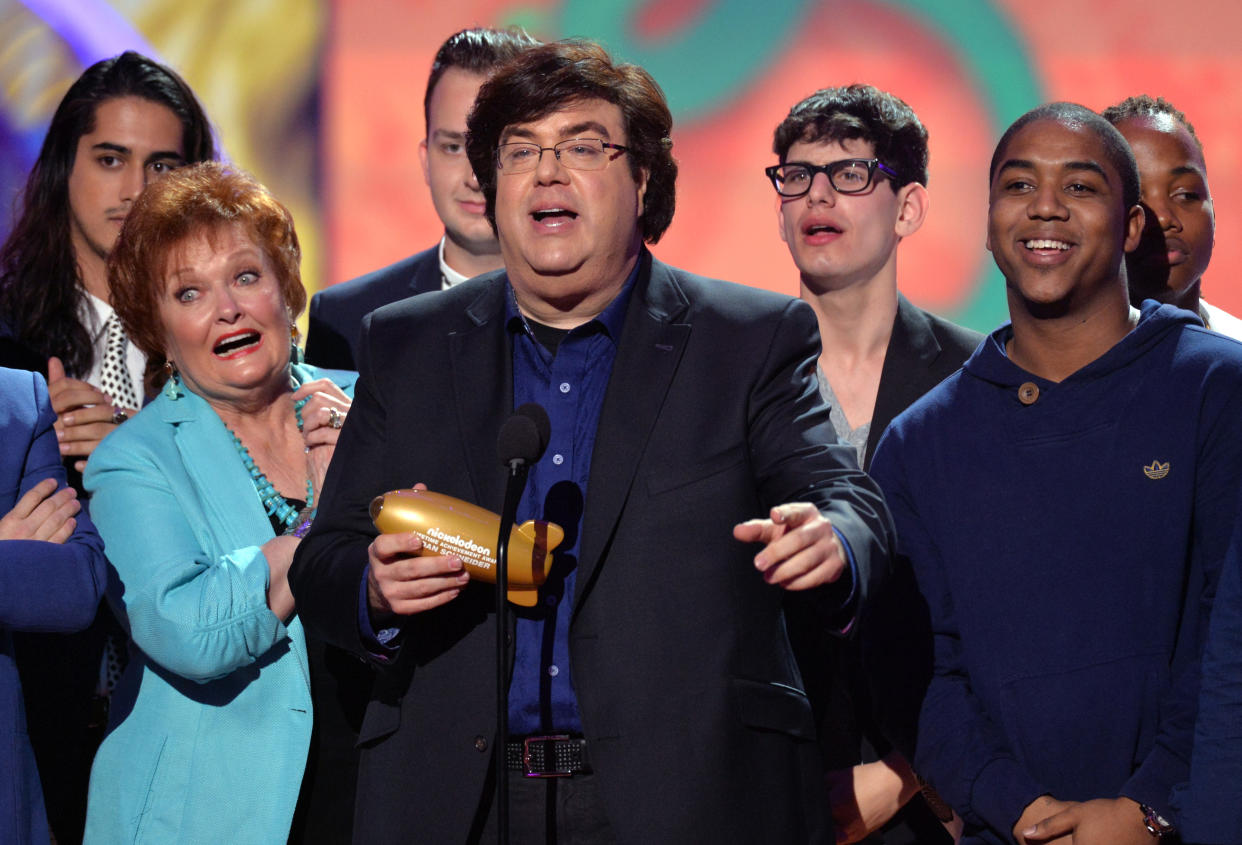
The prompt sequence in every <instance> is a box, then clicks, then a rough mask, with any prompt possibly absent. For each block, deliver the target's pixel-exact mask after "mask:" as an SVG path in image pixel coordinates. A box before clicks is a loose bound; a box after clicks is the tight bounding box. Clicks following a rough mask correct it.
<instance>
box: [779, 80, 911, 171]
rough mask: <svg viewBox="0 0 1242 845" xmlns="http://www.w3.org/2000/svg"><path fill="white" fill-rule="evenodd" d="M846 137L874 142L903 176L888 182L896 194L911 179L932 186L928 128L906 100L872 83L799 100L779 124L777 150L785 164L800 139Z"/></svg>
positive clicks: (884, 159) (877, 151) (879, 154)
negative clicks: (928, 179)
mask: <svg viewBox="0 0 1242 845" xmlns="http://www.w3.org/2000/svg"><path fill="white" fill-rule="evenodd" d="M842 141H865V142H866V143H868V144H870V145H871V146H872V147H873V148H874V149H875V157H876V158H878V159H879V160H880V161H881V162H883V163H884V164H886V165H888V166H889V167H891V168H892V169H893V170H896V171H897V173H898V174H900V178H898V179H892V180H889V183H890V184H891V185H892V188H893V191H894V192H895V191H897V190H898V189H899V188H901V187H903V186H904V185H908V184H910V183H911V182H918V183H919V184H920V185H923V186H926V185H927V159H928V153H927V130H926V129H925V128H924V127H923V124H922V122H921V121H920V120H919V118H918V115H916V114H915V113H914V109H912V108H910V106H908V105H906V103H905V101H903V100H901V99H900V98H898V97H894V96H893V95H892V94H889V93H888V92H887V91H881V90H880V89H878V88H876V87H874V86H871V85H860V84H854V85H846V86H844V87H842V88H824V89H821V90H819V91H816V92H815V93H814V94H812V95H811V96H809V97H807V98H806V99H805V100H803V101H802V102H800V103H798V104H797V105H796V106H794V107H793V108H792V109H790V110H789V116H788V117H786V118H785V119H784V120H782V121H781V124H780V126H778V127H776V132H775V134H774V137H773V139H772V152H774V153H776V155H777V157H778V158H779V159H780V161H781V163H782V164H784V163H785V156H786V155H788V153H789V148H790V147H792V146H793V145H794V144H797V143H799V142H801V143H805V144H817V143H832V142H836V143H841V142H842Z"/></svg>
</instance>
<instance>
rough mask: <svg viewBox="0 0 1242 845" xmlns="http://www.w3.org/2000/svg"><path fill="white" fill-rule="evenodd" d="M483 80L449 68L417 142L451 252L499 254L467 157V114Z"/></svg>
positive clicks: (433, 97) (474, 75) (438, 87)
mask: <svg viewBox="0 0 1242 845" xmlns="http://www.w3.org/2000/svg"><path fill="white" fill-rule="evenodd" d="M485 79H486V77H485V76H483V75H482V74H478V73H470V72H469V71H465V70H462V69H461V68H449V69H448V70H446V71H445V72H444V74H443V75H442V76H441V77H440V79H439V81H438V82H437V83H436V87H435V89H434V90H433V91H432V92H431V100H430V102H429V103H428V104H427V137H426V138H425V139H424V140H423V141H422V143H421V144H419V150H418V152H419V157H420V159H421V160H422V165H423V177H424V178H425V179H426V181H427V187H428V188H430V189H431V202H432V204H433V205H435V207H436V214H437V215H439V217H440V221H441V222H442V223H444V232H445V235H446V236H447V237H448V240H449V245H450V247H451V248H450V249H449V253H450V255H449V258H450V261H449V264H450V266H452V265H453V262H452V260H451V258H452V255H451V253H452V251H453V249H459V250H463V251H465V252H467V253H469V254H471V255H498V254H499V246H498V245H497V243H496V235H495V233H494V232H493V231H492V225H491V223H489V222H488V221H487V218H486V217H485V216H484V215H483V211H484V202H483V194H482V193H481V192H480V191H479V183H478V182H477V181H476V180H475V178H474V171H473V170H471V169H470V161H469V159H467V158H466V115H468V114H469V113H470V107H471V106H473V105H474V98H475V97H476V96H477V95H478V93H479V86H480V85H482V84H483V81H484V80H485Z"/></svg>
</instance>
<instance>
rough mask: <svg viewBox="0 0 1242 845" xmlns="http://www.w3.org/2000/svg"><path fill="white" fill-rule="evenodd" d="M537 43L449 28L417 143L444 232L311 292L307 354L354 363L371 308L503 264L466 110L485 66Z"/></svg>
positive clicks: (323, 361) (510, 34)
mask: <svg viewBox="0 0 1242 845" xmlns="http://www.w3.org/2000/svg"><path fill="white" fill-rule="evenodd" d="M535 43H536V42H535V40H534V39H532V38H531V37H530V36H529V35H527V34H526V33H525V32H522V31H521V30H520V29H516V28H514V29H486V28H482V27H479V28H475V29H465V30H462V31H461V32H458V33H454V34H453V35H451V36H449V38H448V39H447V40H446V41H445V42H444V43H443V44H442V45H440V49H439V51H437V53H436V57H435V60H434V61H433V62H432V64H431V76H430V77H429V78H428V79H427V93H426V94H425V95H424V97H423V114H424V116H425V118H426V121H427V137H426V138H424V139H423V140H422V142H421V143H420V144H419V145H418V156H419V160H420V161H421V162H422V165H423V178H424V179H425V180H426V181H427V188H428V190H429V191H430V192H431V202H432V204H433V205H435V208H436V214H437V215H438V216H439V217H440V221H441V222H442V223H444V237H442V238H441V239H440V243H438V244H436V245H435V246H433V247H431V248H429V249H425V250H423V251H422V252H419V253H417V254H415V255H412V256H410V257H409V258H403V259H401V260H400V261H398V262H397V263H396V264H392V265H390V266H388V267H384V268H382V269H379V270H376V271H374V272H372V273H368V274H366V275H365V276H360V277H358V278H357V279H351V280H350V281H348V282H343V283H341V284H339V285H333V286H332V287H330V288H328V289H327V290H323V291H320V292H319V293H317V294H315V295H314V296H313V297H312V298H311V306H310V328H309V331H308V333H307V335H306V360H307V361H309V362H310V363H312V364H315V365H317V366H320V367H335V368H337V369H342V370H355V369H357V368H358V365H357V363H356V357H357V356H356V353H357V344H358V332H359V330H360V328H361V326H362V318H363V317H364V316H366V315H367V314H368V313H369V312H371V311H374V310H375V309H376V308H379V307H380V306H381V305H387V304H388V303H390V302H396V301H397V300H398V299H405V298H406V297H407V296H413V295H414V294H419V293H426V292H427V291H433V290H441V289H445V288H449V287H452V286H453V285H455V284H457V283H458V282H463V281H465V280H466V279H468V278H470V277H471V276H477V275H479V274H481V273H487V272H490V271H492V270H496V269H499V268H500V266H501V257H500V245H499V244H497V242H496V233H495V232H493V231H492V226H491V224H490V223H489V222H488V220H487V218H486V217H485V216H484V214H483V194H482V193H480V191H479V183H478V181H476V180H475V178H474V172H473V171H472V170H471V169H470V162H469V161H468V160H467V159H466V115H468V114H469V113H470V107H471V106H472V105H474V98H475V95H477V94H478V93H479V86H480V85H482V84H483V80H485V79H486V78H487V74H488V73H490V72H491V71H492V69H493V68H495V67H496V66H497V65H499V64H501V63H502V62H504V61H506V60H507V59H511V58H513V57H514V56H516V55H517V54H518V53H520V52H521V51H522V50H525V49H526V48H527V47H530V46H532V45H534V44H535Z"/></svg>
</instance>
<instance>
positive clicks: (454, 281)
mask: <svg viewBox="0 0 1242 845" xmlns="http://www.w3.org/2000/svg"><path fill="white" fill-rule="evenodd" d="M446 240H448V236H447V235H446V236H445V237H443V238H440V278H441V280H442V284H441V285H440V289H441V290H448V289H449V288H451V287H452V286H453V285H459V284H461V283H462V282H464V281H466V279H469V278H470V277H469V276H465V275H462V274H461V273H458V272H457V271H456V270H454V269H453V268H452V267H450V266H448V263H447V262H446V261H445V260H444V242H445V241H446Z"/></svg>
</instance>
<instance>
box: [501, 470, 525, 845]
mask: <svg viewBox="0 0 1242 845" xmlns="http://www.w3.org/2000/svg"><path fill="white" fill-rule="evenodd" d="M529 470H530V467H529V465H528V464H527V463H526V461H525V460H524V459H522V458H514V459H513V460H511V461H509V481H508V484H506V485H505V502H504V507H503V509H502V510H501V512H500V536H499V537H498V538H497V540H496V748H495V749H494V751H495V760H496V832H497V834H498V840H499V842H500V845H508V843H509V771H508V760H507V759H506V752H507V749H508V745H509V643H508V639H509V600H508V597H507V595H506V587H507V586H508V584H509V534H510V532H511V531H512V530H513V525H514V524H515V522H516V521H517V509H518V502H519V500H520V499H521V498H522V490H523V489H524V488H525V487H526V475H527V472H529Z"/></svg>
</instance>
